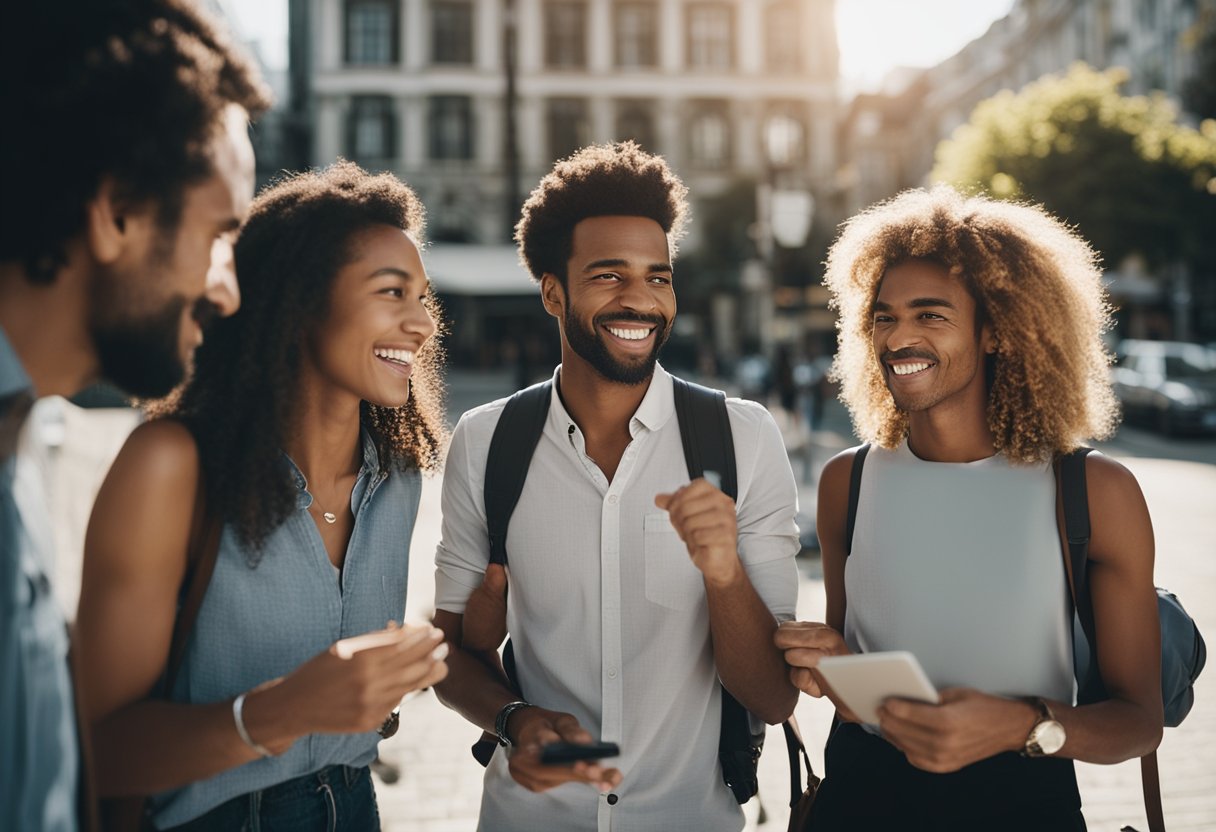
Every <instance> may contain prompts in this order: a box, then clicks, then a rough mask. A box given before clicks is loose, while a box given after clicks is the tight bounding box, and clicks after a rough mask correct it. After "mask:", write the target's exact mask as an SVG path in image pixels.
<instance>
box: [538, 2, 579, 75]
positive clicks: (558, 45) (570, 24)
mask: <svg viewBox="0 0 1216 832" xmlns="http://www.w3.org/2000/svg"><path fill="white" fill-rule="evenodd" d="M545 65H546V66H550V67H561V68H567V69H569V68H575V69H577V68H581V67H584V66H586V65H587V7H586V5H584V4H583V3H566V2H549V3H545Z"/></svg>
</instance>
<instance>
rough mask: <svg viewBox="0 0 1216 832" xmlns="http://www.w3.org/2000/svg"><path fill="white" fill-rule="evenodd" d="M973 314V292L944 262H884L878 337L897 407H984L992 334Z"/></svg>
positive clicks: (876, 326)
mask: <svg viewBox="0 0 1216 832" xmlns="http://www.w3.org/2000/svg"><path fill="white" fill-rule="evenodd" d="M976 316H977V308H976V303H975V299H974V298H973V297H972V296H971V293H970V292H968V291H967V288H966V286H965V285H964V284H963V282H962V280H961V279H959V278H957V277H955V276H953V275H951V274H950V271H949V270H948V269H947V268H946V267H944V266H942V265H940V264H938V263H934V262H932V261H929V260H905V261H903V262H901V263H897V264H896V265H894V266H891V267H890V268H889V269H887V271H886V273H885V274H884V275H883V279H882V282H881V283H880V284H879V288H878V296H877V298H876V299H875V301H874V315H873V323H874V330H873V344H874V356H875V358H876V359H877V360H878V361H879V363H880V364H881V365H882V372H883V377H884V379H885V380H886V384H887V389H888V390H890V391H891V396H892V397H893V398H894V399H895V406H896V407H898V408H899V409H900V410H903V411H905V412H908V413H911V414H917V413H923V412H926V411H930V410H934V409H936V408H939V407H941V406H943V405H951V406H953V405H960V406H962V407H964V408H966V409H968V410H970V409H973V408H978V409H979V413H980V414H981V415H982V414H983V413H984V412H985V410H986V407H987V399H988V392H987V389H986V386H985V381H984V355H985V354H986V353H992V352H994V351H995V339H994V338H993V337H992V329H991V327H990V326H989V325H988V324H986V323H985V324H983V325H979V324H978V321H977V317H976Z"/></svg>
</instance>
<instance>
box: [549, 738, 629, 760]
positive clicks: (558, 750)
mask: <svg viewBox="0 0 1216 832" xmlns="http://www.w3.org/2000/svg"><path fill="white" fill-rule="evenodd" d="M620 753H621V749H620V747H619V746H617V744H616V743H614V742H589V743H575V742H551V743H549V744H548V745H546V746H545V747H544V748H542V749H541V750H540V761H541V762H542V763H544V764H545V765H561V764H563V763H573V762H576V761H578V760H599V759H602V758H604V757H615V756H616V755H618V754H620Z"/></svg>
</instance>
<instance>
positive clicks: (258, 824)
mask: <svg viewBox="0 0 1216 832" xmlns="http://www.w3.org/2000/svg"><path fill="white" fill-rule="evenodd" d="M379 829H380V812H379V810H378V809H377V808H376V791H375V789H374V788H373V786H372V776H371V772H370V771H369V770H368V768H367V766H364V767H363V768H351V767H350V766H330V767H329V768H324V769H321V770H320V771H317V772H314V773H312V774H306V775H304V776H303V777H297V778H295V779H294V780H288V781H287V782H286V783H280V784H278V785H277V786H271V787H270V788H268V789H262V790H261V791H257V792H250V793H249V794H243V795H241V796H240V797H234V798H233V799H232V800H229V801H228V802H227V803H221V804H220V805H219V806H216V807H215V808H214V809H212V810H211V811H210V812H208V813H207V814H205V815H203V816H201V817H198V818H195V819H194V820H192V821H190V822H189V823H185V824H182V825H181V826H175V827H173V832H221V830H222V831H223V832H229V830H231V832H238V830H239V832H344V830H355V832H365V830H366V832H377V830H379Z"/></svg>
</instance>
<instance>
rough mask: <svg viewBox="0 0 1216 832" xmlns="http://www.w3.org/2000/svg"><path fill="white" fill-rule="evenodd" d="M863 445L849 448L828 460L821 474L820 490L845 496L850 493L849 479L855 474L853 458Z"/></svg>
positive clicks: (833, 494) (828, 494) (826, 494)
mask: <svg viewBox="0 0 1216 832" xmlns="http://www.w3.org/2000/svg"><path fill="white" fill-rule="evenodd" d="M860 450H861V446H858V447H855V448H847V449H845V450H843V451H841V452H840V453H838V454H836V455H835V456H834V457H832V458H831V459H829V460H828V462H827V464H826V465H824V466H823V472H822V473H821V474H820V475H819V490H820V493H823V494H824V495H825V496H832V497H835V496H836V495H839V496H840V498H842V499H843V498H845V497H847V496H848V493H849V480H850V478H851V477H852V474H853V460H854V459H855V458H856V457H857V452H858V451H860Z"/></svg>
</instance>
